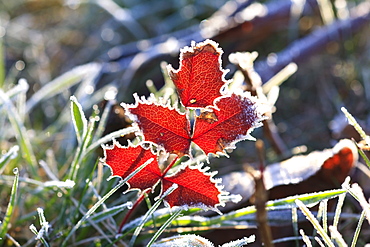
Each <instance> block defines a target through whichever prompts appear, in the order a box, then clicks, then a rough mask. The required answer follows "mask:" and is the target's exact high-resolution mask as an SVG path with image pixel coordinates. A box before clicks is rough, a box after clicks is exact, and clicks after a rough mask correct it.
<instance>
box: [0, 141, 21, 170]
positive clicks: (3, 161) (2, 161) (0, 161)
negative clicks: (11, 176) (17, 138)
mask: <svg viewBox="0 0 370 247" xmlns="http://www.w3.org/2000/svg"><path fill="white" fill-rule="evenodd" d="M18 151H19V146H14V147H12V148H11V149H9V151H8V152H7V153H6V154H4V155H2V156H1V158H0V174H1V173H2V172H3V170H4V169H5V166H6V165H7V164H8V163H9V161H10V160H12V159H14V158H15V157H17V156H18Z"/></svg>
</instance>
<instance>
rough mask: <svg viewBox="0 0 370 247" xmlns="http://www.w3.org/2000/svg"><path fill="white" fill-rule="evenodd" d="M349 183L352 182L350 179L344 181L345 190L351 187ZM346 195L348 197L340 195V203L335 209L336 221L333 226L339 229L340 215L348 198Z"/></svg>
mask: <svg viewBox="0 0 370 247" xmlns="http://www.w3.org/2000/svg"><path fill="white" fill-rule="evenodd" d="M349 181H350V178H349V177H347V178H346V179H345V180H344V182H343V184H342V188H344V189H345V188H346V187H349ZM346 195H347V193H344V194H342V195H339V197H338V203H337V206H336V208H335V216H334V221H333V226H334V227H338V223H339V219H340V214H341V212H342V207H343V204H344V199H345V198H346Z"/></svg>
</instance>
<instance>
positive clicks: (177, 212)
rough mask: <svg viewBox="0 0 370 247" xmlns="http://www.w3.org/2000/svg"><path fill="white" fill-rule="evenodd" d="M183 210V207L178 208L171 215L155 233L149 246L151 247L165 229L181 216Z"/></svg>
mask: <svg viewBox="0 0 370 247" xmlns="http://www.w3.org/2000/svg"><path fill="white" fill-rule="evenodd" d="M181 211H182V210H181V209H178V210H176V212H175V213H174V214H172V215H171V217H170V218H168V220H167V221H166V222H165V223H163V224H162V226H161V227H160V228H159V229H158V231H156V232H155V233H154V235H153V237H152V238H151V239H150V241H149V242H148V244H147V247H150V246H151V245H152V244H153V243H154V242H155V241H156V240H157V239H158V237H159V236H160V235H161V234H162V233H163V232H164V230H165V229H166V228H167V227H168V226H169V225H170V224H171V223H172V221H173V220H174V219H176V218H177V217H179V216H180V213H181Z"/></svg>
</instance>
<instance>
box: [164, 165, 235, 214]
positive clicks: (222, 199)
mask: <svg viewBox="0 0 370 247" xmlns="http://www.w3.org/2000/svg"><path fill="white" fill-rule="evenodd" d="M203 165H204V164H203V163H199V164H196V165H189V164H187V163H184V164H182V165H181V166H179V167H178V170H177V171H176V172H174V173H172V174H171V175H168V176H165V177H164V178H170V177H173V176H176V175H177V174H178V173H179V172H181V171H182V170H185V169H186V168H189V169H193V170H198V171H200V172H201V173H203V174H204V175H206V176H208V177H209V180H210V181H211V183H213V184H214V185H215V187H216V188H217V190H218V192H219V194H218V195H217V197H218V199H219V203H217V204H215V205H214V206H213V207H210V206H207V205H205V204H203V203H200V204H196V205H192V206H190V205H182V206H178V207H180V208H183V209H184V210H188V209H189V208H201V209H203V210H205V211H207V210H212V211H215V212H217V213H218V214H220V215H221V214H222V212H221V211H220V210H219V209H218V208H217V207H218V206H221V207H224V206H225V204H226V202H227V201H229V200H228V195H229V194H230V193H229V192H227V191H224V190H223V189H224V185H222V184H221V182H222V179H221V178H214V176H215V175H216V174H217V173H218V172H217V171H213V172H207V171H208V170H209V169H210V167H209V166H204V167H203ZM162 192H163V185H162V187H161V193H160V195H161V194H162ZM164 202H165V205H166V206H167V207H169V204H168V203H167V201H166V198H165V199H164Z"/></svg>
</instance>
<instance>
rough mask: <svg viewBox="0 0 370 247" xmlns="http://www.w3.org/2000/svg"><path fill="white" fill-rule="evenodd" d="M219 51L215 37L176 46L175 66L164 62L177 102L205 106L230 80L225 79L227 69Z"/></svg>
mask: <svg viewBox="0 0 370 247" xmlns="http://www.w3.org/2000/svg"><path fill="white" fill-rule="evenodd" d="M222 54H223V51H222V49H221V48H220V47H218V44H217V43H216V42H215V41H212V40H209V39H207V40H205V41H203V42H200V43H198V44H196V43H195V42H192V44H191V46H190V47H188V46H186V47H184V48H183V49H181V50H180V66H179V69H177V70H175V69H174V68H173V67H172V66H171V65H168V66H167V69H168V74H169V76H170V78H171V79H172V81H173V82H174V84H175V86H176V89H177V92H178V94H179V97H180V100H181V103H182V104H183V105H184V106H185V107H188V108H205V107H209V106H213V105H214V100H215V99H216V98H218V97H220V96H222V95H223V94H224V93H225V91H226V88H227V85H228V84H229V83H230V81H228V80H225V75H226V73H227V72H228V70H224V69H222V66H221V65H222V60H221V55H222Z"/></svg>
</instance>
